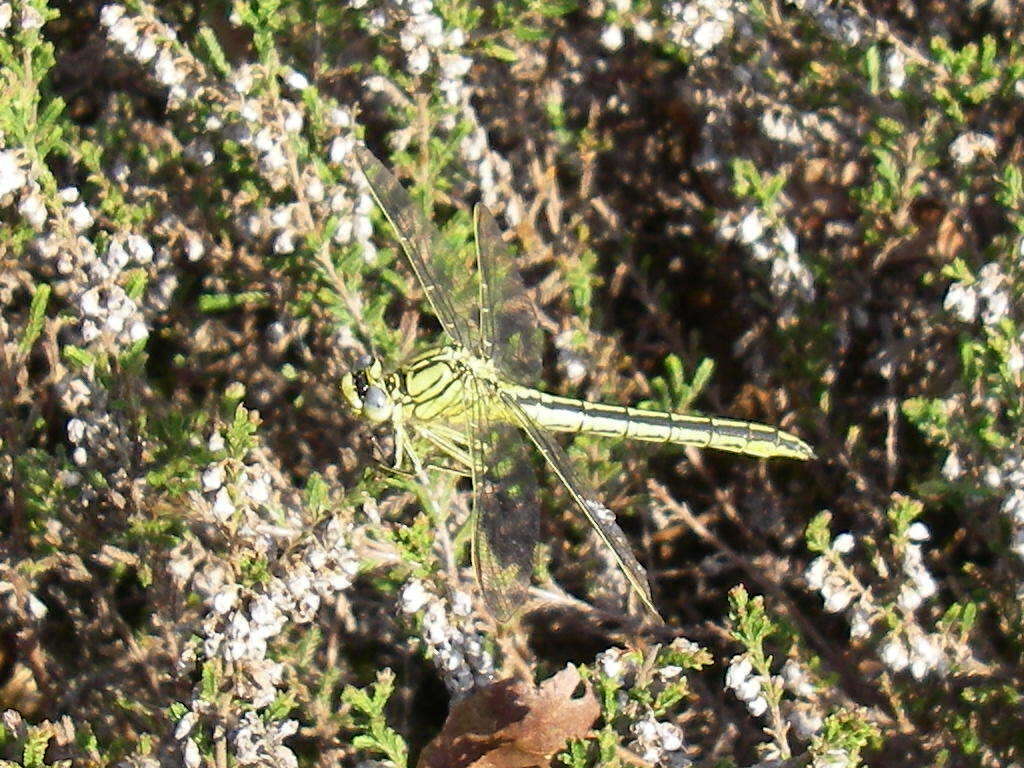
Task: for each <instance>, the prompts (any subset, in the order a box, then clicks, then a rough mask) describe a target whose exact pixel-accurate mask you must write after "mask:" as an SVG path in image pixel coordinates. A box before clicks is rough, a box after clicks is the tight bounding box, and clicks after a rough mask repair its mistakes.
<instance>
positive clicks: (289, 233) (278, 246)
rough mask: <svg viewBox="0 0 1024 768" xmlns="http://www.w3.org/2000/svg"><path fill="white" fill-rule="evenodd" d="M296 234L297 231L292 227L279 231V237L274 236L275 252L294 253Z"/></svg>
mask: <svg viewBox="0 0 1024 768" xmlns="http://www.w3.org/2000/svg"><path fill="white" fill-rule="evenodd" d="M295 235H296V232H295V231H294V230H292V229H290V228H289V229H284V230H282V231H280V232H278V234H277V237H275V238H274V253H277V254H286V253H294V251H295Z"/></svg>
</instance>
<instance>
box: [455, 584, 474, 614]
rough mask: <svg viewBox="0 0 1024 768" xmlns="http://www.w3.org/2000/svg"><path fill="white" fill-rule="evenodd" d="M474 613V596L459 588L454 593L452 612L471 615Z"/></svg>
mask: <svg viewBox="0 0 1024 768" xmlns="http://www.w3.org/2000/svg"><path fill="white" fill-rule="evenodd" d="M472 613H473V598H472V597H470V595H469V593H468V592H463V591H462V590H461V589H457V590H455V591H454V592H453V593H452V614H453V615H455V616H471V615H472Z"/></svg>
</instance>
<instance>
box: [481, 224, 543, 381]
mask: <svg viewBox="0 0 1024 768" xmlns="http://www.w3.org/2000/svg"><path fill="white" fill-rule="evenodd" d="M473 221H474V226H475V228H476V260H477V270H478V272H479V273H480V329H481V334H480V344H481V348H480V349H479V352H480V353H481V354H482V356H483V357H485V358H489V359H492V360H494V361H495V363H496V364H497V365H498V368H499V369H500V370H501V371H503V372H504V373H506V374H507V375H509V376H510V377H511V378H513V379H514V380H516V381H520V382H524V383H528V384H532V383H533V382H535V381H536V380H537V379H538V378H539V377H540V375H541V363H542V354H543V350H544V335H543V332H542V331H541V329H540V324H539V323H538V322H537V313H536V311H535V310H534V306H533V302H532V301H530V299H529V297H528V296H527V294H526V288H525V287H524V286H523V281H522V279H521V278H520V277H519V270H517V269H516V264H515V259H513V258H512V253H511V252H510V251H509V248H508V246H507V245H505V241H504V240H503V239H502V237H501V230H500V229H498V224H497V223H496V222H495V221H494V217H493V216H492V215H491V212H490V211H489V210H487V208H486V207H485V206H483V205H478V206H477V207H476V209H475V210H474V211H473Z"/></svg>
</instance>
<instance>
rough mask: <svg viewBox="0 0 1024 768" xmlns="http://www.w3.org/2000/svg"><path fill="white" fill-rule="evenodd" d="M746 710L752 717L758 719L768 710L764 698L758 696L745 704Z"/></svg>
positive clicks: (766, 701)
mask: <svg viewBox="0 0 1024 768" xmlns="http://www.w3.org/2000/svg"><path fill="white" fill-rule="evenodd" d="M746 704H747V710H748V711H749V712H750V714H752V715H753V716H754V717H760V716H761V715H763V714H764V713H765V712H766V711H767V710H768V700H767V699H766V698H765V697H764V696H758V697H756V698H753V699H750V700H749V701H747V702H746Z"/></svg>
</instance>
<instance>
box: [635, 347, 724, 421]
mask: <svg viewBox="0 0 1024 768" xmlns="http://www.w3.org/2000/svg"><path fill="white" fill-rule="evenodd" d="M664 364H665V369H666V370H665V376H653V377H652V378H651V379H650V384H651V389H652V390H653V391H654V395H655V397H654V398H653V399H651V400H645V401H643V402H641V403H640V407H641V408H655V409H659V410H669V411H689V410H691V409H692V407H693V403H694V401H695V400H696V399H697V398H698V397H700V395H701V393H702V392H703V391H704V389H705V388H706V387H707V385H708V384H709V383H710V382H711V376H712V375H713V374H714V372H715V363H714V361H713V360H710V359H709V358H706V357H705V358H704V359H702V360H701V361H700V363H698V364H697V370H695V371H694V372H693V377H692V378H691V379H690V380H689V381H687V380H686V367H685V366H684V365H683V361H682V360H681V359H680V358H679V357H677V356H676V355H668V356H667V357H666V358H665V361H664Z"/></svg>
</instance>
